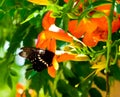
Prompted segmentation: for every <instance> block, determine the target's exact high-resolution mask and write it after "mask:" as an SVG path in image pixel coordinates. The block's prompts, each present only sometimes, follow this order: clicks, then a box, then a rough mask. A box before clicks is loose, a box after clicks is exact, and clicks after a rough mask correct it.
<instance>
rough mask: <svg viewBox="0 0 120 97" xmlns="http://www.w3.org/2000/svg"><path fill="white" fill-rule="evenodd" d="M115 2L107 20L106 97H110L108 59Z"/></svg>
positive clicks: (113, 1) (109, 56)
mask: <svg viewBox="0 0 120 97" xmlns="http://www.w3.org/2000/svg"><path fill="white" fill-rule="evenodd" d="M114 4H115V0H112V6H111V9H110V15H109V16H108V17H107V19H108V39H107V63H106V97H110V84H109V72H110V71H109V67H110V58H111V55H110V54H111V43H112V20H113V12H114Z"/></svg>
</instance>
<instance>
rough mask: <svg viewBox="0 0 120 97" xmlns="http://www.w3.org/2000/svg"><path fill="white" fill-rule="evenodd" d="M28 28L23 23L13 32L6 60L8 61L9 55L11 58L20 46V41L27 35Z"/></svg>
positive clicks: (26, 24)
mask: <svg viewBox="0 0 120 97" xmlns="http://www.w3.org/2000/svg"><path fill="white" fill-rule="evenodd" d="M28 26H29V24H28V23H25V24H23V25H21V26H19V27H18V28H17V30H16V31H15V33H14V34H13V36H12V39H11V41H10V46H9V48H8V51H7V53H6V57H7V59H9V58H10V56H11V55H12V56H13V54H14V52H15V51H16V49H17V48H18V47H19V46H20V43H21V41H22V40H23V39H24V37H25V36H26V34H27V28H28Z"/></svg>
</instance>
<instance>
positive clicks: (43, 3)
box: [28, 0, 50, 5]
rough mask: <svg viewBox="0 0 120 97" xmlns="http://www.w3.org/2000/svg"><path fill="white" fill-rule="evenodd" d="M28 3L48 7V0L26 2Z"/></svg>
mask: <svg viewBox="0 0 120 97" xmlns="http://www.w3.org/2000/svg"><path fill="white" fill-rule="evenodd" d="M28 1H29V2H32V3H35V4H38V5H49V4H50V2H49V0H28Z"/></svg>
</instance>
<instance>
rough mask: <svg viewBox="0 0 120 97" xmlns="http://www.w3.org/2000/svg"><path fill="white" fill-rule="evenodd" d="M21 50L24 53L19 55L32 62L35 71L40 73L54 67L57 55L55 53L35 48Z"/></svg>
mask: <svg viewBox="0 0 120 97" xmlns="http://www.w3.org/2000/svg"><path fill="white" fill-rule="evenodd" d="M21 49H22V50H23V51H22V52H20V53H19V55H20V56H22V57H24V58H26V59H28V60H30V62H31V63H32V64H33V65H32V68H33V69H34V70H36V71H38V72H39V71H42V70H44V69H46V68H47V67H48V66H51V65H52V60H53V57H54V55H55V54H54V53H53V52H51V51H49V50H43V49H39V48H33V47H23V48H21Z"/></svg>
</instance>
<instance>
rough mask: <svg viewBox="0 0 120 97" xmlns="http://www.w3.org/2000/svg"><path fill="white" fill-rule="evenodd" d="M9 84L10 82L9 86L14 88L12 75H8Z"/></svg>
mask: <svg viewBox="0 0 120 97" xmlns="http://www.w3.org/2000/svg"><path fill="white" fill-rule="evenodd" d="M7 84H8V86H9V87H10V89H12V88H13V83H12V78H11V76H8V78H7Z"/></svg>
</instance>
